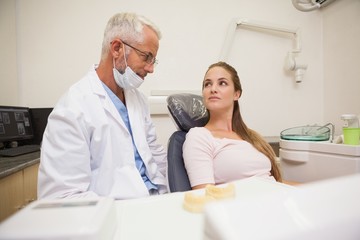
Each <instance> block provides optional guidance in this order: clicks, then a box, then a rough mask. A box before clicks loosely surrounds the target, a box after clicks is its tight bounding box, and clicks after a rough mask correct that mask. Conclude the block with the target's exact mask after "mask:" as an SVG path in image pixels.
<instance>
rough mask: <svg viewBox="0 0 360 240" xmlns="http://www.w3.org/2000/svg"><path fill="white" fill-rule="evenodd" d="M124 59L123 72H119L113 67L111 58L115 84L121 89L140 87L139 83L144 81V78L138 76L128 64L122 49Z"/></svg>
mask: <svg viewBox="0 0 360 240" xmlns="http://www.w3.org/2000/svg"><path fill="white" fill-rule="evenodd" d="M124 59H125V65H126V68H125V72H124V74H121V73H120V72H119V70H117V69H116V68H115V60H113V64H114V67H113V74H114V78H115V82H116V84H117V85H118V86H119V87H121V88H122V89H124V90H125V89H134V88H138V87H140V85H141V84H142V83H143V82H144V80H143V79H142V78H141V77H139V76H138V75H137V74H136V73H135V72H134V71H133V70H132V69H131V68H130V67H129V66H128V65H127V62H126V57H125V51H124Z"/></svg>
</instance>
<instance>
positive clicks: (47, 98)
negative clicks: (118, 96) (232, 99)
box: [0, 0, 360, 143]
mask: <svg viewBox="0 0 360 240" xmlns="http://www.w3.org/2000/svg"><path fill="white" fill-rule="evenodd" d="M14 2H15V4H14ZM359 2H360V1H359V0H341V1H340V0H338V1H335V2H334V3H332V4H330V5H329V6H327V7H326V8H324V9H322V10H321V11H313V12H300V11H298V10H296V9H295V8H294V7H293V6H292V3H291V1H290V0H288V1H284V0H271V1H268V0H224V1H208V0H197V1H191V0H182V1H179V0H178V1H162V0H153V1H140V0H132V1H114V0H102V1H100V0H63V1H55V0H0V4H1V5H0V9H2V10H0V11H1V13H2V12H4V11H6V12H7V13H9V14H8V15H7V16H5V17H3V16H2V15H0V16H1V17H0V20H1V22H3V21H8V22H9V25H10V26H16V42H17V44H16V45H14V43H13V42H14V39H13V38H14V33H12V34H10V37H9V34H8V31H10V30H8V29H6V28H4V27H3V24H2V23H1V24H0V26H1V28H0V39H2V40H1V42H2V44H1V45H2V46H1V50H2V49H5V50H6V51H8V52H10V53H11V52H12V51H14V52H15V53H14V54H13V56H17V59H16V58H15V60H13V59H10V60H11V61H10V64H8V65H9V66H7V65H5V66H6V69H5V71H3V70H1V71H0V72H5V73H7V74H8V75H9V73H12V74H11V75H12V76H15V77H14V78H13V80H12V81H14V82H15V83H14V84H13V85H11V86H10V85H9V84H8V82H7V81H8V78H6V77H5V78H3V76H2V75H1V79H0V82H1V86H5V88H3V87H1V90H0V93H1V94H0V100H1V104H19V105H27V106H30V107H51V106H54V105H55V103H56V101H57V100H58V98H59V97H60V96H61V95H62V94H63V92H64V91H66V89H67V88H68V87H69V86H70V85H71V84H73V83H74V82H76V81H77V80H79V79H80V78H81V77H82V76H83V75H84V74H85V72H86V71H87V70H88V69H89V68H90V67H91V64H93V63H97V62H98V61H99V56H100V50H101V41H102V35H103V30H104V27H105V24H106V22H107V20H108V18H109V17H110V16H111V15H113V14H114V13H116V12H119V11H136V12H138V13H140V14H144V15H146V16H147V17H149V18H150V19H152V20H153V21H154V22H155V23H156V24H157V25H158V26H159V27H160V29H161V30H162V33H163V39H162V40H161V42H160V50H159V52H158V58H159V61H160V64H159V65H158V66H157V67H156V70H155V73H154V74H152V75H151V76H149V77H148V78H147V79H146V82H145V83H144V84H143V85H142V87H141V89H142V90H143V91H144V93H145V94H147V95H150V92H151V91H152V90H174V89H175V90H200V88H201V81H202V77H203V74H204V72H205V71H206V68H207V66H208V65H209V64H211V63H214V62H216V61H218V59H219V55H220V51H221V48H222V44H223V43H224V40H225V34H226V31H227V28H228V26H229V23H230V21H231V19H233V18H241V19H253V20H257V21H261V22H264V23H269V24H278V25H283V26H289V27H295V28H296V27H299V28H300V29H301V32H302V38H301V40H302V52H301V54H300V57H299V59H300V61H301V62H304V63H307V64H308V70H307V71H306V74H305V76H304V80H303V82H302V83H300V84H296V83H295V81H294V77H293V74H291V73H289V72H286V71H284V68H283V67H284V59H285V56H286V53H287V52H288V51H289V50H291V49H292V48H294V41H293V39H292V38H291V36H288V35H284V34H280V35H279V34H274V33H271V32H260V31H253V30H250V29H239V30H238V31H237V33H236V36H235V39H234V43H233V45H232V47H231V53H230V54H229V55H228V60H227V61H228V62H229V63H230V64H232V65H233V66H234V67H236V69H237V70H238V72H239V75H240V78H241V81H242V85H243V89H244V92H243V96H242V98H241V100H240V104H241V109H242V114H243V116H244V118H245V120H246V122H247V123H248V125H249V126H250V127H252V128H254V129H256V130H258V131H259V132H260V133H261V134H263V135H265V136H278V135H279V133H280V131H281V130H283V129H285V128H288V127H293V126H298V125H306V124H315V123H317V124H324V123H327V122H336V123H337V126H336V127H337V131H338V132H339V129H341V128H340V127H341V121H340V120H339V119H340V115H341V114H342V113H343V112H345V111H346V112H354V113H360V107H359V105H360V101H359V99H360V97H359V96H360V95H359V94H355V93H356V91H358V89H360V87H359V84H360V81H359V79H358V78H359V77H358V76H359V67H358V66H359V63H360V60H359V56H360V55H359V49H360V47H359V45H358V42H359V38H360V37H359V28H358V27H357V25H356V24H355V23H358V22H359V21H360V14H359ZM3 9H5V10H3ZM14 21H15V23H14ZM5 25H6V24H5ZM12 29H13V28H12ZM11 31H13V30H11ZM11 36H13V37H11ZM335 37H336V38H335ZM4 45H5V46H6V47H4ZM8 46H9V47H10V48H8ZM14 46H16V48H17V49H16V48H15V47H14ZM11 47H12V48H11ZM16 50H17V53H16ZM0 61H1V62H0V63H1V65H0V68H1V69H2V68H5V67H4V62H6V59H5V60H4V59H3V57H1V58H0ZM16 61H17V64H15V63H16ZM14 68H15V69H16V70H13V69H14ZM344 81H345V82H346V84H344ZM17 83H18V86H17V85H16V84H17ZM344 86H351V87H350V88H349V87H344ZM17 88H18V90H17ZM347 89H350V90H351V93H352V94H348V93H347ZM4 93H6V94H4ZM9 93H11V94H9ZM349 102H350V103H351V104H349ZM154 117H155V118H154V119H155V124H156V125H157V126H158V134H159V137H160V140H161V142H163V143H166V141H167V138H168V136H169V135H170V134H171V132H172V131H173V130H174V129H175V128H174V126H173V123H172V122H171V121H170V120H169V119H168V118H167V116H164V115H161V116H154Z"/></svg>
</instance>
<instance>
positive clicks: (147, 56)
mask: <svg viewBox="0 0 360 240" xmlns="http://www.w3.org/2000/svg"><path fill="white" fill-rule="evenodd" d="M122 42H123V43H124V44H125V45H126V46H128V47H131V48H132V49H134V50H135V51H136V52H138V53H140V54H141V55H142V56H144V57H145V59H144V61H145V62H146V63H148V64H155V65H156V64H157V63H158V60H157V59H156V58H155V57H154V56H153V55H152V53H151V52H144V51H141V50H140V49H137V48H136V47H133V46H131V45H130V44H128V43H126V42H124V41H122Z"/></svg>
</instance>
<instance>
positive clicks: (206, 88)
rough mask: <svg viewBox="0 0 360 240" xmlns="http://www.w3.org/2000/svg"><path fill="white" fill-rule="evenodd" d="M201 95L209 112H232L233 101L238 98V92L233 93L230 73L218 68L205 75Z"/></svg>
mask: <svg viewBox="0 0 360 240" xmlns="http://www.w3.org/2000/svg"><path fill="white" fill-rule="evenodd" d="M202 94H203V100H204V104H205V106H206V108H207V109H208V110H209V111H213V110H231V112H232V109H233V105H234V101H237V100H238V99H239V97H240V91H236V92H235V88H234V82H233V80H232V78H231V75H230V73H229V72H227V71H226V70H225V69H224V68H222V67H218V66H216V67H213V68H211V69H210V70H208V72H207V73H206V75H205V78H204V81H203V91H202Z"/></svg>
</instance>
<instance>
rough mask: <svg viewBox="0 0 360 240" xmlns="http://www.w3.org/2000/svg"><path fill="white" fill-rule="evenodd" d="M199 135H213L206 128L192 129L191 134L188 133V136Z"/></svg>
mask: <svg viewBox="0 0 360 240" xmlns="http://www.w3.org/2000/svg"><path fill="white" fill-rule="evenodd" d="M193 134H194V135H197V134H203V135H209V134H210V135H211V133H210V131H209V130H208V129H207V128H205V127H193V128H190V130H189V132H188V133H187V135H193Z"/></svg>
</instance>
